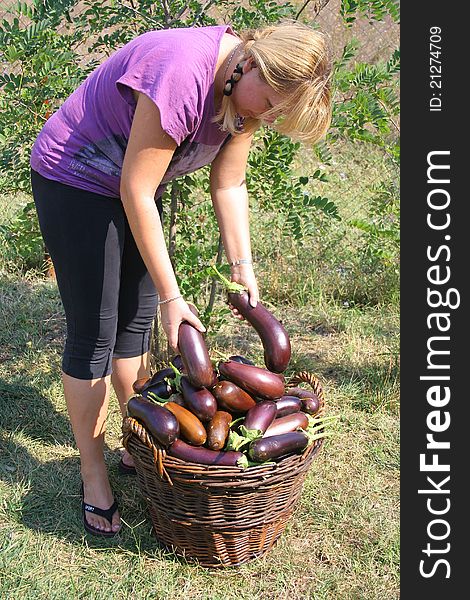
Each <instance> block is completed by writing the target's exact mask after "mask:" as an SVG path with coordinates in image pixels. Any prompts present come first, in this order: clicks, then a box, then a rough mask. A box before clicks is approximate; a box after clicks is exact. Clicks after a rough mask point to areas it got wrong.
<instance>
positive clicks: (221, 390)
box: [211, 380, 256, 413]
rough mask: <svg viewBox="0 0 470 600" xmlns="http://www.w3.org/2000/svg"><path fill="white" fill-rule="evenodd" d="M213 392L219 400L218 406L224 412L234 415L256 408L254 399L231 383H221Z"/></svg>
mask: <svg viewBox="0 0 470 600" xmlns="http://www.w3.org/2000/svg"><path fill="white" fill-rule="evenodd" d="M211 392H212V393H213V394H214V396H215V397H216V399H217V404H218V405H219V407H220V408H222V409H223V410H228V411H230V412H234V413H246V412H247V411H248V410H250V408H253V406H256V402H255V401H254V400H253V398H252V397H251V396H250V395H249V394H247V393H246V392H245V390H242V389H241V388H240V387H238V385H235V384H234V383H232V382H231V381H227V380H226V381H219V382H218V383H217V385H215V386H214V387H213V388H212V390H211Z"/></svg>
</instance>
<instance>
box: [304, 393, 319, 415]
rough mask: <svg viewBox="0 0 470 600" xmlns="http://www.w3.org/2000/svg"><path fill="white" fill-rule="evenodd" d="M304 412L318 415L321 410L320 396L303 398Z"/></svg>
mask: <svg viewBox="0 0 470 600" xmlns="http://www.w3.org/2000/svg"><path fill="white" fill-rule="evenodd" d="M301 402H302V410H303V411H304V412H306V413H308V414H309V415H316V414H317V412H318V411H319V409H320V400H319V398H318V396H315V398H302V399H301Z"/></svg>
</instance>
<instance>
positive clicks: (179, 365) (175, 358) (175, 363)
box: [170, 354, 184, 373]
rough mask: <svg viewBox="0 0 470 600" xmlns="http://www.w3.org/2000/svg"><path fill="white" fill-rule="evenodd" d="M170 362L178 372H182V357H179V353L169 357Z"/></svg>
mask: <svg viewBox="0 0 470 600" xmlns="http://www.w3.org/2000/svg"><path fill="white" fill-rule="evenodd" d="M170 363H171V364H172V365H173V366H174V367H176V369H178V371H179V372H180V373H183V372H184V365H183V359H182V358H181V354H175V355H174V356H173V357H172V358H171V359H170Z"/></svg>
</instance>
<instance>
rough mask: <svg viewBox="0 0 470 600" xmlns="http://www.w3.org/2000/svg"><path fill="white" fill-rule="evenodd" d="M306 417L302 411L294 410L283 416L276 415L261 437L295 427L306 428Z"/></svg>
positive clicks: (294, 428) (292, 429)
mask: <svg viewBox="0 0 470 600" xmlns="http://www.w3.org/2000/svg"><path fill="white" fill-rule="evenodd" d="M307 427H308V417H307V415H306V414H305V413H304V412H295V413H292V414H290V415H286V416H285V417H277V418H276V419H274V421H273V422H272V423H271V425H270V426H269V427H268V428H267V429H266V431H265V432H264V435H263V437H265V438H266V437H271V436H273V435H280V434H281V433H287V432H288V431H296V430H297V429H307Z"/></svg>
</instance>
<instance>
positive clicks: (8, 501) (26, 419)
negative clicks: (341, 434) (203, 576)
mask: <svg viewBox="0 0 470 600" xmlns="http://www.w3.org/2000/svg"><path fill="white" fill-rule="evenodd" d="M0 397H1V400H0V480H2V481H4V482H5V483H6V484H7V485H8V486H9V487H10V490H9V492H7V493H6V494H5V497H4V499H3V503H4V508H5V512H6V513H7V514H8V515H10V523H11V526H12V527H14V523H21V524H22V525H24V526H26V527H27V528H29V529H31V530H33V531H37V532H41V533H44V534H48V535H52V536H55V537H56V538H57V539H58V540H60V541H65V542H67V543H70V544H75V545H80V546H83V545H88V546H89V547H92V548H97V549H99V548H102V549H105V548H116V549H118V548H120V549H124V550H126V551H127V552H130V553H132V554H135V555H141V554H146V555H148V556H151V557H152V558H165V559H167V560H172V561H176V562H182V563H185V562H186V561H184V559H180V558H178V557H177V556H176V555H174V554H173V553H171V552H169V551H167V550H165V549H164V548H163V547H161V546H160V545H159V542H158V540H157V539H156V538H155V537H154V536H153V534H152V524H151V520H150V517H149V514H148V511H147V507H146V504H145V501H144V499H143V497H142V495H141V492H140V490H139V488H138V483H137V478H136V477H133V476H129V475H128V476H123V475H120V474H119V472H118V463H119V460H120V454H119V451H117V450H111V449H110V448H109V447H106V448H105V456H106V462H107V465H108V470H109V475H110V482H111V487H112V489H113V491H114V495H115V498H116V500H117V502H118V504H119V507H120V512H121V517H122V520H123V528H122V531H121V533H120V534H118V535H117V536H115V537H114V538H99V537H96V536H92V535H89V534H86V533H85V530H84V528H83V517H82V508H81V493H80V487H81V480H80V461H79V457H78V455H77V454H76V452H75V454H76V455H75V456H65V457H63V458H55V457H57V455H58V454H59V453H60V452H62V453H63V449H61V448H60V446H61V445H65V446H72V445H73V443H74V442H73V435H72V432H71V429H70V425H69V422H68V419H67V418H66V417H65V416H63V415H61V414H59V413H57V411H56V410H55V409H54V407H53V406H52V405H51V403H50V402H49V401H48V400H47V399H46V398H44V397H42V396H41V395H40V394H38V392H37V390H35V389H34V388H33V387H31V386H26V385H24V386H17V385H12V384H7V383H6V382H5V381H2V380H0ZM33 406H34V408H32V407H33ZM23 436H24V438H25V443H24V444H23V443H22V438H23ZM34 446H37V447H38V455H40V456H44V457H45V458H44V459H43V460H41V459H39V458H37V457H36V456H35V455H34V450H30V448H33V447H34ZM48 449H49V452H50V456H51V460H47V453H48Z"/></svg>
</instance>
